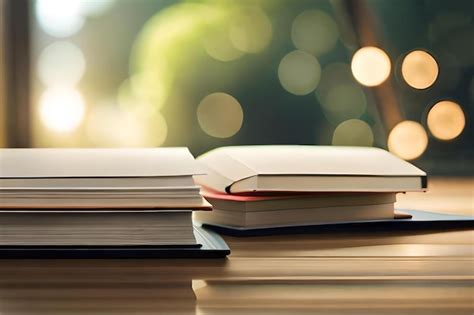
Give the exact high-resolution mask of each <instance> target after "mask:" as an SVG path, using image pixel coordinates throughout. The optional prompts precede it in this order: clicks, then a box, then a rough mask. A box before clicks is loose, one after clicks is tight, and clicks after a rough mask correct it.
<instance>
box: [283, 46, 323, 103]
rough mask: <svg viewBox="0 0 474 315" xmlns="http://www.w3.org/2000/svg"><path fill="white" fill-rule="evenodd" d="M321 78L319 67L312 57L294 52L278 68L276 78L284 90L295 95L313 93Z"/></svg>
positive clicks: (301, 52) (300, 52)
mask: <svg viewBox="0 0 474 315" xmlns="http://www.w3.org/2000/svg"><path fill="white" fill-rule="evenodd" d="M320 77H321V66H320V65H319V62H318V60H317V59H316V58H314V57H313V56H312V55H310V54H308V53H306V52H303V51H300V50H295V51H292V52H290V53H289V54H287V55H286V56H285V57H283V59H282V60H281V62H280V65H279V66H278V78H279V79H280V83H281V85H282V86H283V88H284V89H285V90H287V91H288V92H290V93H292V94H295V95H306V94H309V93H311V92H312V91H314V89H316V86H318V83H319V79H320Z"/></svg>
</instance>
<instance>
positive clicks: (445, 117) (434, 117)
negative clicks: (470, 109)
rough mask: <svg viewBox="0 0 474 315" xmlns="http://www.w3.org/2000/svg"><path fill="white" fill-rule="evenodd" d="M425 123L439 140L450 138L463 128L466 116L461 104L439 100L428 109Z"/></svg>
mask: <svg viewBox="0 0 474 315" xmlns="http://www.w3.org/2000/svg"><path fill="white" fill-rule="evenodd" d="M427 123H428V128H429V130H430V132H431V134H432V135H433V136H435V137H436V138H438V139H441V140H451V139H454V138H456V137H457V136H459V135H460V134H461V132H462V131H463V130H464V126H465V125H466V118H465V117H464V112H463V111H462V109H461V106H459V105H458V104H456V103H454V102H451V101H441V102H438V103H436V104H435V105H434V106H433V107H432V108H431V110H430V111H429V113H428V120H427Z"/></svg>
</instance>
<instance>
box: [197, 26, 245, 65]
mask: <svg viewBox="0 0 474 315" xmlns="http://www.w3.org/2000/svg"><path fill="white" fill-rule="evenodd" d="M203 43H204V49H205V50H206V52H207V54H208V55H209V56H211V57H212V58H214V59H216V60H219V61H232V60H235V59H238V58H240V57H241V56H242V55H243V53H242V52H241V51H240V50H237V49H236V48H235V47H234V46H233V45H232V43H231V41H230V37H229V30H228V29H227V28H226V27H219V28H216V29H214V30H213V31H212V32H211V33H210V34H207V36H206V37H205V38H204V41H203Z"/></svg>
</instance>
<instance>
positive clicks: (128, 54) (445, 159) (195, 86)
mask: <svg viewBox="0 0 474 315" xmlns="http://www.w3.org/2000/svg"><path fill="white" fill-rule="evenodd" d="M473 16H474V2H473V1H472V0H466V1H461V0H454V1H444V0H438V1H437V0H424V1H423V0H416V1H415V0H399V1H391V0H346V1H342V0H297V1H295V0H194V1H193V0H182V1H178V0H67V1H64V0H0V17H1V24H0V39H1V40H0V45H2V46H1V47H0V48H1V49H0V146H3V147H155V146H187V147H189V148H190V150H191V151H192V152H193V154H194V155H196V156H197V155H199V154H201V153H203V152H206V151H208V150H210V149H212V148H215V147H219V146H226V145H239V144H321V145H356V146H376V147H381V148H385V149H388V150H390V151H391V152H393V153H395V154H397V155H398V156H400V157H402V158H403V159H406V160H410V161H412V162H413V163H414V164H416V165H418V166H420V167H422V168H423V169H425V170H426V171H428V173H429V174H432V175H468V176H472V175H473V174H474V166H473V165H474V163H473V151H474V149H473V135H472V117H473V102H474V24H473ZM348 158H350V157H348Z"/></svg>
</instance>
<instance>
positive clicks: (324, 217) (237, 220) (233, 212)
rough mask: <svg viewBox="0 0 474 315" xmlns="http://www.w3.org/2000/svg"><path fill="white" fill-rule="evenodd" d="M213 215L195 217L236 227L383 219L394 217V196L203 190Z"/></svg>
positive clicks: (197, 214) (202, 214) (204, 213)
mask: <svg viewBox="0 0 474 315" xmlns="http://www.w3.org/2000/svg"><path fill="white" fill-rule="evenodd" d="M203 195H204V196H205V198H206V199H207V200H208V201H209V202H210V203H211V204H212V205H213V210H212V212H208V211H206V212H200V213H196V214H195V218H196V219H197V220H199V221H202V222H206V223H216V224H225V225H230V226H236V227H265V226H282V225H307V224H316V223H320V222H326V223H330V222H343V221H351V220H380V219H391V218H393V217H394V207H393V204H394V202H395V201H396V196H395V194H393V193H340V194H339V193H319V194H313V195H296V196H291V195H281V196H268V197H267V196H235V195H225V194H220V193H216V192H211V191H206V190H205V189H204V190H203Z"/></svg>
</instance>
